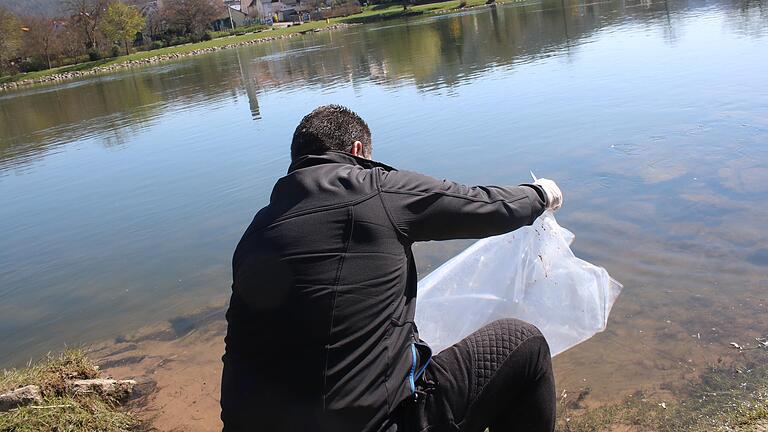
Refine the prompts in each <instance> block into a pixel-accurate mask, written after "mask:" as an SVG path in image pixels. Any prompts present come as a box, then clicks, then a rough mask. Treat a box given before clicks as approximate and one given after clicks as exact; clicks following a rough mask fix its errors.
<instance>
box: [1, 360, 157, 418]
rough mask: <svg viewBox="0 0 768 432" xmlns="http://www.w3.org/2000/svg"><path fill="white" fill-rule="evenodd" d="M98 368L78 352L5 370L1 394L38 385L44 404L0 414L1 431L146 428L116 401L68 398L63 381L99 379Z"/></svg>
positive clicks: (96, 398) (88, 396)
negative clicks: (24, 366)
mask: <svg viewBox="0 0 768 432" xmlns="http://www.w3.org/2000/svg"><path fill="white" fill-rule="evenodd" d="M98 375H99V372H98V369H96V367H95V366H94V364H93V363H91V361H90V360H88V358H87V357H86V355H85V353H84V352H83V351H81V350H68V351H66V352H64V353H62V354H60V355H59V356H50V355H49V356H48V357H46V358H45V359H44V360H43V361H41V362H39V363H36V364H33V365H30V366H28V367H26V368H21V369H11V370H4V371H2V374H1V375H0V393H4V392H6V391H10V390H14V389H17V388H19V387H23V386H26V385H30V384H34V385H37V386H40V388H41V392H42V394H43V403H42V404H40V405H37V406H26V407H21V408H18V409H15V410H11V411H8V412H4V413H0V431H2V432H11V431H13V432H33V431H34V432H45V431H51V432H53V431H56V432H68V431H73V432H74V431H78V432H96V431H99V432H134V431H146V430H149V427H148V426H147V425H146V424H145V423H144V422H142V421H141V420H139V419H138V418H137V417H135V416H134V415H133V414H131V413H130V412H128V411H125V410H123V409H121V408H120V406H119V404H118V402H117V401H114V400H109V399H106V398H104V397H103V396H98V395H79V396H71V395H69V394H67V393H66V391H65V390H66V385H65V382H66V380H71V379H87V378H96V377H98Z"/></svg>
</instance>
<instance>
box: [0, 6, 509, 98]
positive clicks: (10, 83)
mask: <svg viewBox="0 0 768 432" xmlns="http://www.w3.org/2000/svg"><path fill="white" fill-rule="evenodd" d="M513 1H519V0H513ZM461 3H462V2H461V1H459V0H450V1H445V2H440V3H429V4H424V5H417V6H412V7H410V8H408V9H405V10H404V9H403V7H402V6H401V5H399V4H394V5H389V6H386V7H381V6H380V5H379V6H366V7H365V8H363V11H362V12H361V13H358V14H355V15H349V16H346V17H339V18H332V19H330V20H328V21H312V22H306V23H302V24H298V25H293V26H290V27H283V28H273V29H271V30H264V31H259V32H254V33H246V34H243V35H238V36H225V37H220V38H217V39H213V40H209V41H203V42H198V43H189V44H184V45H177V46H171V47H165V48H161V49H157V50H152V51H138V52H135V53H132V54H130V55H124V56H118V57H113V58H108V59H102V60H97V61H92V62H85V63H78V64H74V65H68V66H61V67H57V68H52V69H46V70H42V71H37V72H29V73H21V74H16V75H13V76H7V77H0V91H2V90H12V89H16V88H21V87H26V86H30V85H35V84H46V83H55V82H60V81H64V80H69V79H75V78H80V77H84V76H88V75H96V74H103V73H110V72H115V71H118V70H121V69H126V68H131V67H139V66H146V65H149V64H155V63H161V62H166V61H172V60H178V59H180V58H183V57H190V56H195V55H201V54H207V53H211V52H214V51H219V50H223V49H231V48H239V47H242V46H246V45H253V44H258V43H264V42H270V41H274V40H278V39H285V38H291V37H297V36H301V35H303V34H306V33H310V32H319V31H328V30H333V29H338V28H343V27H346V26H348V25H352V24H365V23H371V22H377V21H381V20H387V19H394V18H402V17H409V16H424V15H434V14H444V13H452V12H462V11H465V10H467V9H472V8H478V7H490V6H492V5H495V4H499V5H500V4H503V3H502V2H500V1H497V2H496V3H493V4H486V0H466V2H465V4H464V5H463V6H462V4H461Z"/></svg>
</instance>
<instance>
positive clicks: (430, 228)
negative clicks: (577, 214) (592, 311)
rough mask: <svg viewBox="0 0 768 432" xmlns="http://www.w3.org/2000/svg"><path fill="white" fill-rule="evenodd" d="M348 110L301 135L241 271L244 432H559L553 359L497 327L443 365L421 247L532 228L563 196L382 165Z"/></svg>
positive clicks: (225, 383) (236, 395) (230, 377)
mask: <svg viewBox="0 0 768 432" xmlns="http://www.w3.org/2000/svg"><path fill="white" fill-rule="evenodd" d="M371 152H372V146H371V133H370V130H369V129H368V126H367V125H366V124H365V122H364V121H363V120H362V119H361V118H360V117H358V116H357V115H356V114H355V113H353V112H352V111H350V110H348V109H347V108H344V107H341V106H336V105H330V106H323V107H320V108H317V109H316V110H315V111H313V112H312V113H310V114H308V115H307V116H306V117H304V119H303V120H302V121H301V123H300V124H299V126H298V127H297V128H296V131H295V133H294V135H293V142H292V144H291V159H292V163H291V166H290V168H289V169H288V174H287V175H286V176H285V177H283V178H281V179H279V180H278V181H277V184H276V185H275V187H274V190H273V191H272V196H271V199H270V203H269V205H267V206H266V207H264V208H263V209H261V211H259V212H258V214H257V215H256V217H255V218H254V219H253V222H252V223H251V225H250V226H249V227H248V229H247V230H246V232H245V234H244V235H243V238H242V239H241V240H240V243H239V244H238V246H237V250H236V251H235V255H234V258H233V279H234V281H233V285H232V298H231V301H230V305H229V310H228V312H227V321H228V323H229V327H228V330H227V337H226V354H225V355H224V358H223V360H224V371H223V378H222V394H221V407H222V414H221V417H222V420H223V422H224V430H225V431H227V432H230V431H265V432H280V431H328V432H347V431H350V432H360V431H421V430H427V429H428V430H430V431H433V432H434V431H454V430H460V431H483V430H485V428H486V427H490V428H491V430H492V431H511V430H519V431H526V432H538V431H552V430H553V428H554V414H555V393H554V392H555V387H554V378H553V375H552V366H551V358H550V353H549V348H548V346H547V343H546V341H545V340H544V337H543V336H542V335H541V333H540V332H539V331H538V330H537V329H536V328H535V327H533V326H531V325H529V324H526V323H523V322H520V321H517V320H513V319H509V320H501V321H496V322H494V323H492V324H490V325H488V326H486V327H483V328H482V329H480V330H478V331H477V332H476V333H474V334H473V335H470V336H469V337H467V338H466V339H465V340H463V341H461V342H459V343H458V344H456V345H454V346H453V347H450V348H448V349H446V350H444V351H442V352H440V353H439V354H437V355H435V356H432V352H431V350H430V349H429V346H428V345H427V344H426V343H425V342H424V341H421V340H420V339H419V337H418V331H417V329H416V325H415V323H414V322H413V319H414V312H415V307H416V281H417V275H416V265H415V262H414V257H413V253H412V251H411V245H412V244H413V243H414V242H417V241H427V240H445V239H457V238H481V237H488V236H492V235H497V234H502V233H505V232H508V231H512V230H514V229H517V228H519V227H521V226H523V225H529V224H531V223H532V222H533V221H534V220H535V219H536V218H537V217H538V216H539V215H540V214H541V213H542V212H543V211H544V210H545V208H551V209H557V208H558V207H559V206H560V203H561V202H562V195H561V193H560V190H559V189H558V188H557V186H556V185H555V183H554V182H552V181H550V180H544V179H542V180H538V181H537V182H536V184H528V185H522V186H516V187H495V186H483V187H467V186H462V185H459V184H456V183H453V182H449V181H444V180H442V181H441V180H436V179H434V178H431V177H427V176H424V175H421V174H416V173H413V172H406V171H398V170H396V169H394V168H391V167H389V166H387V165H384V164H382V163H378V162H374V161H372V160H370V158H371Z"/></svg>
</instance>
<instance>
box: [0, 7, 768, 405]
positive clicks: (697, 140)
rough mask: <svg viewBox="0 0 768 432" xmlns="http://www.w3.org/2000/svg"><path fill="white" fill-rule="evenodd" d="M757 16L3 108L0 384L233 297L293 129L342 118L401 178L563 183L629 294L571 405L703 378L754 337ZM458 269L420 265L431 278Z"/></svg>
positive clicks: (568, 362)
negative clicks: (313, 119)
mask: <svg viewBox="0 0 768 432" xmlns="http://www.w3.org/2000/svg"><path fill="white" fill-rule="evenodd" d="M765 10H766V8H765V4H764V2H760V1H754V0H745V1H733V0H723V1H719V2H711V1H672V2H659V1H645V0H642V1H640V0H638V1H618V0H617V1H608V2H586V1H582V2H575V1H563V0H546V1H542V2H530V3H525V4H520V5H516V6H505V7H496V8H492V9H485V10H480V11H472V12H468V13H463V14H459V15H449V16H439V17H429V18H421V19H411V20H403V21H391V22H383V23H380V24H377V25H370V26H359V27H353V28H350V29H348V30H345V31H337V32H329V33H318V34H311V35H306V36H305V37H301V38H294V39H288V40H282V41H276V42H274V43H270V44H263V45H257V46H251V47H247V48H242V49H239V50H229V51H222V52H217V53H214V54H211V55H206V56H201V57H197V58H193V59H188V60H186V61H183V62H178V63H167V64H162V65H158V66H153V67H148V68H143V69H136V70H132V71H124V72H121V73H117V74H111V75H107V76H102V77H94V78H89V79H85V80H80V81H74V82H70V83H64V84H62V85H58V86H48V87H36V88H31V89H27V90H22V91H17V92H9V93H5V94H1V95H0V197H1V198H2V205H0V220H3V225H2V232H1V233H0V278H1V279H2V284H0V335H2V336H0V363H9V362H18V361H22V360H24V359H25V358H26V357H27V356H29V355H33V354H36V353H40V352H44V351H47V350H49V349H52V348H56V347H58V346H60V345H61V344H62V343H64V342H70V343H73V342H78V341H90V340H95V339H99V338H107V337H114V336H116V335H117V334H121V333H123V332H128V331H130V330H131V329H132V328H135V327H137V326H141V325H143V324H145V323H147V322H153V321H155V320H163V319H168V318H170V317H173V316H177V315H180V314H183V313H184V312H187V311H189V310H192V309H195V308H197V307H201V306H205V305H207V304H209V303H211V302H213V301H214V300H215V301H218V300H221V299H222V298H224V297H225V296H226V293H227V290H228V286H227V285H228V283H229V279H230V278H229V269H228V260H229V258H230V254H231V252H232V248H233V246H234V244H235V242H236V241H237V239H238V237H239V235H240V234H241V232H242V229H243V227H244V225H246V224H247V223H248V221H249V220H250V218H251V216H252V214H253V212H254V211H255V210H256V209H257V208H258V207H259V206H260V205H261V204H263V203H264V201H265V200H266V197H267V196H268V194H269V189H270V187H271V185H272V182H273V181H274V179H275V178H277V177H278V176H279V175H281V174H282V173H283V172H284V170H285V167H286V166H287V153H288V152H287V143H288V140H289V139H290V134H291V132H292V129H293V127H295V124H296V123H297V121H298V119H299V118H300V117H301V115H303V114H305V113H306V112H308V111H309V110H310V109H311V108H313V107H314V106H316V105H319V104H321V103H327V102H341V103H347V104H350V105H352V106H353V107H354V108H355V109H357V110H359V111H360V112H361V114H363V116H364V117H365V118H366V119H368V121H369V123H370V124H371V126H372V128H373V130H374V141H375V143H376V144H375V145H376V152H377V155H378V156H379V157H380V158H382V159H384V160H386V161H387V162H391V163H392V164H393V165H396V166H403V167H405V168H409V169H415V170H420V171H425V172H428V173H431V174H434V175H439V176H445V177H452V178H455V179H457V180H460V181H466V182H482V183H494V182H498V183H502V182H509V181H510V178H512V179H513V181H518V180H525V178H520V175H521V173H525V172H527V170H528V169H530V168H533V169H535V170H536V171H537V173H538V172H539V171H540V170H541V172H542V173H545V174H546V175H548V176H551V177H554V178H557V179H558V181H559V182H561V184H562V185H563V187H564V189H565V190H566V193H567V196H568V198H567V199H568V204H567V208H566V209H564V211H563V212H562V214H561V218H562V219H561V221H562V222H563V224H564V225H565V226H568V227H569V228H572V229H573V230H574V231H575V232H576V233H577V234H578V239H577V242H576V249H577V252H578V254H579V255H580V256H583V257H585V258H587V259H590V260H593V261H596V262H598V263H599V264H601V265H604V266H606V267H608V268H609V270H610V271H611V273H612V274H613V275H614V276H616V277H617V278H619V279H620V280H621V281H622V282H624V284H625V286H626V290H625V294H624V295H623V296H622V298H621V299H620V301H619V304H617V306H616V310H615V314H614V316H613V320H612V322H611V326H610V328H609V331H608V332H606V333H605V334H602V335H600V336H599V337H598V338H596V339H595V340H594V341H592V342H590V343H588V344H585V345H584V346H582V347H580V348H579V349H577V350H574V351H572V352H569V353H566V355H564V356H563V357H562V359H561V360H559V364H558V368H559V370H561V371H563V372H562V373H564V374H565V376H564V377H563V378H562V379H561V382H562V383H563V385H564V386H566V387H571V386H573V385H581V383H583V381H581V380H587V382H589V384H590V385H592V386H593V388H594V390H595V394H599V393H600V392H599V391H598V390H603V391H604V393H603V394H616V393H615V391H620V390H622V389H627V388H632V386H633V385H644V384H647V383H658V382H664V381H665V380H667V379H670V377H671V375H673V374H674V375H676V376H678V375H680V374H681V373H687V372H685V371H687V369H685V368H683V367H682V366H679V364H678V363H680V364H684V365H687V366H686V367H699V364H694V366H690V365H691V363H688V360H689V359H695V362H705V361H706V360H707V359H709V358H711V357H713V356H719V355H721V354H722V352H723V349H722V348H721V347H720V346H721V345H725V346H726V347H727V341H728V339H729V338H744V339H745V340H747V339H749V338H750V337H752V336H760V334H758V333H759V332H762V331H763V330H764V329H759V328H758V327H759V325H758V324H756V322H757V321H759V320H757V319H756V318H755V317H759V316H762V315H761V314H765V312H766V305H768V299H766V298H765V288H766V287H768V281H767V280H766V276H765V275H766V271H765V268H766V267H765V266H766V261H767V260H766V255H767V254H766V248H765V245H766V244H768V233H766V232H764V230H763V229H762V228H763V225H764V221H765V220H768V208H766V207H765V206H762V205H759V204H760V203H762V202H764V200H765V199H766V198H768V188H767V187H766V185H768V149H766V147H765V145H764V144H765V142H766V140H767V139H768V112H767V111H766V107H768V82H766V81H765V79H764V78H763V77H762V72H763V71H764V70H765V69H766V67H768V63H766V61H768V60H767V59H768V48H766V46H765V43H764V42H765V38H766V36H768V28H766V22H768V17H766V12H765ZM465 245H466V243H450V244H439V245H434V244H424V245H419V246H418V247H417V254H418V256H419V265H420V272H421V274H424V273H425V272H427V271H428V270H430V269H432V268H434V267H435V266H436V265H438V264H439V263H440V262H442V261H443V260H444V259H446V257H448V256H450V255H451V254H453V253H455V252H456V251H458V250H460V249H461V248H462V247H464V246H465ZM736 308H739V309H738V310H739V313H735V312H734V310H736ZM83 317H87V319H84V318H83ZM711 329H717V330H716V331H713V330H711ZM690 334H700V335H701V339H698V338H697V339H695V340H693V339H691V338H690ZM724 341H725V342H724ZM596 359H599V360H600V367H594V366H593V365H594V364H595V362H596ZM648 359H653V360H652V361H649V360H648ZM682 369H684V370H683V372H681V370H682ZM618 370H621V371H623V373H624V375H625V376H624V377H623V379H622V380H621V383H613V382H611V381H610V380H606V379H605V378H604V377H605V376H610V374H606V371H609V372H610V371H614V372H615V371H618ZM601 377H602V379H601Z"/></svg>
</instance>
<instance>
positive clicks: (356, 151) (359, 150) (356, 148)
mask: <svg viewBox="0 0 768 432" xmlns="http://www.w3.org/2000/svg"><path fill="white" fill-rule="evenodd" d="M350 153H352V156H357V157H361V158H364V157H365V151H364V149H363V143H361V142H360V141H355V142H354V143H352V151H350Z"/></svg>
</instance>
